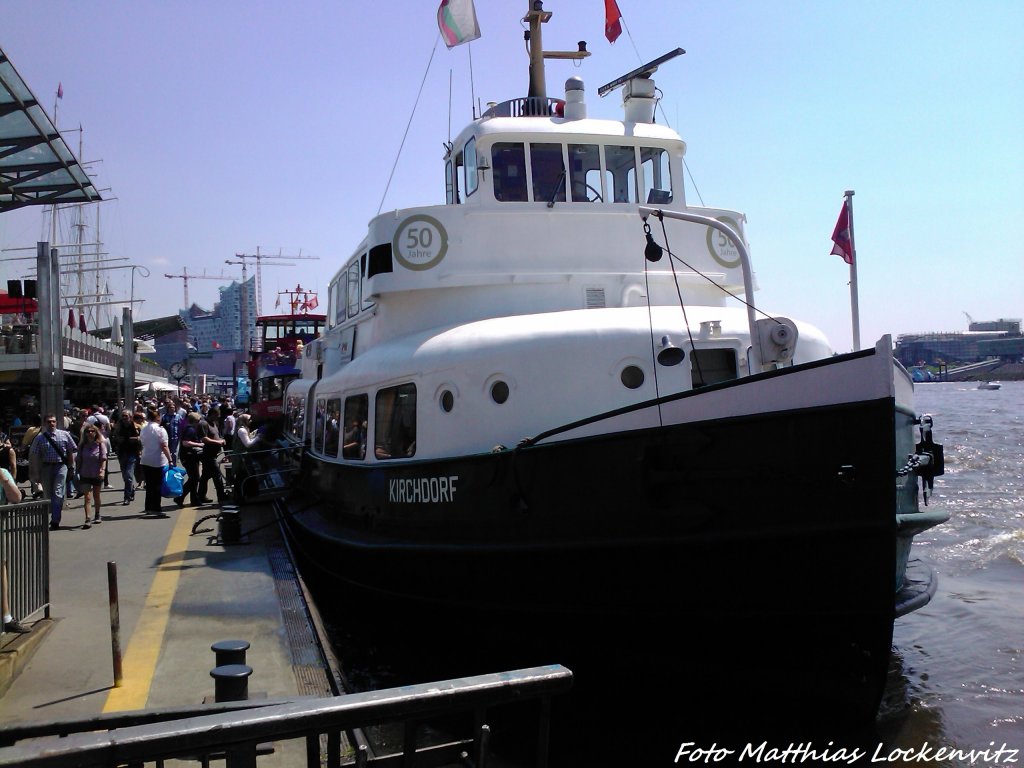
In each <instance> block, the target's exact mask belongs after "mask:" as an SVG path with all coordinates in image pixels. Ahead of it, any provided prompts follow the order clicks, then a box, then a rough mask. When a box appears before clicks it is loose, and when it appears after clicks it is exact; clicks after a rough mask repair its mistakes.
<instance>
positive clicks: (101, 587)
mask: <svg viewBox="0 0 1024 768" xmlns="http://www.w3.org/2000/svg"><path fill="white" fill-rule="evenodd" d="M111 485H112V488H110V489H105V490H104V491H103V494H102V496H103V507H102V514H103V522H102V523H101V524H99V525H96V524H93V525H92V526H91V527H90V528H89V529H83V528H82V523H83V522H84V519H85V515H84V509H83V500H82V499H77V500H68V501H67V502H65V506H64V511H63V516H62V521H61V527H60V529H59V530H56V531H52V532H45V531H43V532H42V534H43V536H47V537H48V538H46V539H44V542H45V546H44V547H42V549H46V548H48V561H49V578H48V587H49V596H48V605H47V606H46V608H45V609H36V610H34V612H33V613H31V614H28V615H26V616H25V617H24V621H23V623H25V624H26V625H28V626H29V627H30V628H31V631H30V632H28V633H27V634H16V633H6V634H3V635H0V723H2V725H0V766H7V765H11V766H13V765H18V766H30V765H43V764H45V765H113V764H120V763H123V762H133V761H139V762H140V763H141V761H143V760H161V759H164V758H166V757H182V756H186V757H195V758H196V759H200V760H203V759H205V760H207V761H208V760H209V759H210V758H211V757H214V758H216V757H225V756H227V758H228V762H227V765H228V766H241V765H246V766H252V765H256V764H257V763H256V760H257V756H259V757H258V760H259V762H258V764H259V765H261V766H278V765H284V766H292V765H296V766H299V765H320V764H321V753H322V754H323V755H326V759H327V760H328V763H329V764H332V765H336V764H338V761H339V760H340V761H343V762H349V761H358V762H357V763H356V764H359V763H361V762H362V761H366V762H365V763H363V764H374V763H376V762H377V761H382V762H384V763H388V762H389V760H390V758H400V757H401V755H402V753H403V752H405V751H406V750H409V751H410V753H411V751H418V752H420V753H424V752H431V753H432V754H431V756H430V757H431V759H432V761H431V763H430V764H433V765H446V764H452V763H455V762H457V760H458V759H459V755H467V754H468V755H475V754H479V755H483V754H485V752H486V749H487V744H488V735H489V728H488V726H487V725H486V722H487V721H486V717H485V713H486V711H487V709H488V708H489V707H491V706H494V705H496V704H500V703H503V702H510V701H516V702H523V701H526V702H532V703H533V704H536V705H537V707H538V711H539V717H540V720H541V723H542V726H541V727H542V730H544V729H545V728H546V722H547V713H548V711H549V706H550V705H549V700H550V697H551V696H552V695H554V694H556V693H559V692H562V691H564V690H567V689H568V687H569V685H570V684H571V673H570V672H569V671H568V670H565V669H563V668H561V667H544V668H538V669H534V670H519V671H515V672H504V673H500V674H494V675H483V676H479V677H473V678H465V679H461V680H454V681H444V682H442V683H431V684H428V685H422V686H407V687H403V688H401V689H395V690H394V691H374V692H369V693H365V694H347V695H346V692H345V690H344V688H345V686H344V682H343V680H342V679H341V673H340V671H339V669H338V665H337V662H336V660H335V659H334V657H333V653H332V651H331V650H330V648H329V647H328V645H327V643H326V640H325V638H324V636H323V632H322V629H321V625H320V620H319V617H318V614H317V611H316V609H315V606H314V605H313V604H312V601H311V599H310V598H309V596H308V593H307V592H306V589H305V586H304V583H303V582H302V580H301V578H300V576H299V575H298V573H297V570H296V568H295V566H294V563H293V560H292V558H291V553H290V551H289V549H288V545H287V542H286V541H285V539H284V537H283V534H282V532H281V530H280V528H279V525H278V521H277V519H276V517H275V513H274V510H273V508H272V507H271V506H269V505H255V506H248V507H245V508H244V509H243V510H242V511H241V513H240V518H241V520H240V526H239V529H240V530H237V531H235V533H237V534H238V535H237V537H235V536H232V535H230V534H231V533H232V531H231V527H230V526H225V527H224V528H223V533H224V535H225V537H226V538H229V539H235V538H237V540H236V541H234V542H233V543H226V542H223V541H221V540H220V539H219V533H221V532H222V529H221V526H220V525H219V523H218V520H217V519H216V517H217V516H218V515H219V514H220V512H221V510H219V509H218V508H217V507H216V506H214V505H204V506H201V507H184V508H181V509H178V508H176V507H175V506H174V505H173V503H172V502H171V501H170V500H165V503H164V510H165V511H166V512H167V513H168V515H169V516H168V517H166V518H153V517H147V516H145V515H143V512H142V507H143V494H142V493H138V494H137V495H136V500H135V501H133V502H131V503H130V504H129V505H127V506H124V505H122V503H121V499H122V491H121V487H120V486H121V483H120V476H119V475H115V474H111ZM34 504H36V505H39V504H40V502H35V503H34ZM3 510H7V511H8V512H9V511H10V510H11V507H0V511H3ZM8 517H10V515H8ZM39 519H40V521H41V526H42V527H43V528H45V519H46V514H45V513H43V514H41V515H39ZM14 554H15V550H13V549H11V548H9V550H8V552H7V553H6V554H5V555H4V557H5V558H10V557H12V556H13V555H14ZM111 564H113V565H111ZM112 571H116V588H115V589H112V588H111V585H110V579H109V575H110V574H111V572H112ZM11 572H12V578H13V575H15V574H17V573H18V570H17V569H16V568H13V567H12V569H11ZM15 586H16V585H15ZM113 595H116V611H115V610H114V605H113V602H114V599H115V598H114V597H113ZM115 615H116V617H117V619H118V624H119V633H118V634H117V635H115V634H114V633H113V632H112V616H115ZM19 618H22V617H19ZM115 636H118V637H119V646H120V650H121V654H120V656H121V657H123V658H122V659H121V663H120V665H118V661H117V654H115V653H114V652H113V648H112V645H113V643H112V637H115ZM215 646H216V648H215ZM118 666H120V669H118ZM118 676H120V678H121V681H120V685H115V679H117V677H118ZM239 690H240V691H241V694H240V695H239ZM236 699H237V700H236ZM242 699H244V700H242ZM459 709H462V710H464V711H465V712H467V713H469V715H471V716H472V718H473V720H474V722H475V723H476V726H475V731H473V732H471V733H470V735H468V736H467V737H465V738H460V739H452V740H449V741H446V742H444V743H440V744H436V743H435V744H428V745H424V744H422V743H421V742H422V739H420V737H419V736H418V735H417V727H418V726H417V725H416V723H417V722H419V721H422V720H423V718H424V716H425V715H429V714H430V713H431V712H435V713H450V712H452V711H459ZM413 715H415V716H416V718H415V720H410V718H412V717H413ZM378 722H398V723H399V725H398V726H397V728H398V732H399V733H400V734H402V737H401V738H400V739H399V742H400V744H399V747H398V749H399V750H400V751H399V752H398V753H397V754H393V755H390V756H389V755H381V754H377V755H375V754H374V747H373V746H372V745H371V744H369V743H368V742H367V740H365V738H364V737H363V736H362V731H361V730H360V729H361V727H363V726H366V725H370V724H376V723H378ZM545 740H546V737H545ZM541 746H543V748H544V752H545V754H546V744H543V745H541ZM232 750H234V752H232ZM544 763H545V758H539V759H538V761H537V762H536V763H534V764H537V765H542V764H544ZM477 764H478V765H479V764H483V762H482V761H479V762H478V763H477Z"/></svg>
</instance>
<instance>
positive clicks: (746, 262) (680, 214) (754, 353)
mask: <svg viewBox="0 0 1024 768" xmlns="http://www.w3.org/2000/svg"><path fill="white" fill-rule="evenodd" d="M652 215H653V216H656V217H661V216H664V217H666V218H669V219H679V220H680V221H689V222H691V223H693V224H705V225H707V226H709V227H711V228H712V229H717V230H718V231H719V232H721V233H722V234H724V235H725V236H726V237H728V238H729V239H730V240H732V242H733V243H734V244H735V245H736V250H738V251H739V252H740V266H741V267H742V269H743V293H744V294H746V296H745V298H746V305H747V325H748V327H749V331H750V354H751V358H752V361H753V365H752V366H751V368H752V369H753V370H752V371H751V373H754V372H760V371H761V370H763V368H764V366H763V365H762V363H761V349H760V345H759V344H758V341H757V339H758V336H757V318H756V316H755V315H754V277H753V272H752V270H751V267H750V254H749V253H748V252H747V247H746V246H745V245H744V244H743V240H742V238H741V237H740V235H739V232H737V231H736V230H734V229H733V228H732V227H730V226H729V225H728V224H723V223H722V222H720V221H719V220H718V219H715V218H712V217H711V216H702V215H701V214H699V213H688V212H686V211H666V210H664V209H663V208H652V207H651V206H648V205H641V206H640V216H641V218H643V219H644V220H646V219H647V217H648V216H652ZM669 258H671V256H669Z"/></svg>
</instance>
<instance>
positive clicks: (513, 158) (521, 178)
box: [491, 142, 527, 203]
mask: <svg viewBox="0 0 1024 768" xmlns="http://www.w3.org/2000/svg"><path fill="white" fill-rule="evenodd" d="M491 169H492V173H491V177H492V178H493V180H494V199H495V200H501V201H502V202H506V203H525V202H526V200H527V196H526V149H525V147H523V145H522V144H512V143H503V142H501V143H497V144H495V145H494V146H493V147H491Z"/></svg>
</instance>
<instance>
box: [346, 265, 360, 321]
mask: <svg viewBox="0 0 1024 768" xmlns="http://www.w3.org/2000/svg"><path fill="white" fill-rule="evenodd" d="M359 284H360V280H359V262H355V263H354V264H353V265H352V266H350V267H349V268H348V316H349V317H355V316H356V315H358V314H359Z"/></svg>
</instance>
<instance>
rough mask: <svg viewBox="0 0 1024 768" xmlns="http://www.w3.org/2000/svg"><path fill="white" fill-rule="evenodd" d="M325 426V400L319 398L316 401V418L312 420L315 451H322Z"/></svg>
mask: <svg viewBox="0 0 1024 768" xmlns="http://www.w3.org/2000/svg"><path fill="white" fill-rule="evenodd" d="M326 426H327V400H326V399H325V398H319V399H318V400H317V401H316V418H315V419H314V421H313V450H314V451H316V452H317V453H323V452H324V429H325V428H326Z"/></svg>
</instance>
